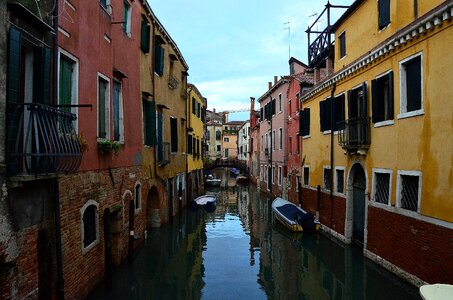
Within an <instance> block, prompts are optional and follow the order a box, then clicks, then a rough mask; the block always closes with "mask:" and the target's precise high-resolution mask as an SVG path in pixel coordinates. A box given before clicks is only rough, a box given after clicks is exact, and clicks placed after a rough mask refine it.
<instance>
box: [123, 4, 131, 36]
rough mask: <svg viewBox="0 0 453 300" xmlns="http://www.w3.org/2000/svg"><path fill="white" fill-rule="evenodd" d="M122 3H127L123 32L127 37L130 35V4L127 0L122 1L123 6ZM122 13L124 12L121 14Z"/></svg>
mask: <svg viewBox="0 0 453 300" xmlns="http://www.w3.org/2000/svg"><path fill="white" fill-rule="evenodd" d="M124 4H127V6H128V7H129V9H128V10H127V19H126V32H125V34H126V35H127V37H131V15H132V5H131V4H130V3H129V1H127V0H124V1H123V8H124ZM123 15H124V14H123Z"/></svg>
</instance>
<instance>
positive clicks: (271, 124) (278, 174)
mask: <svg viewBox="0 0 453 300" xmlns="http://www.w3.org/2000/svg"><path fill="white" fill-rule="evenodd" d="M290 82H291V77H290V76H284V77H282V78H280V80H278V78H277V76H274V84H273V85H272V83H271V82H269V90H268V91H267V92H266V93H264V94H263V95H262V96H261V97H260V98H259V99H258V102H259V103H260V112H261V118H260V139H261V147H260V158H261V160H260V188H261V189H262V190H265V191H268V192H270V193H271V194H273V195H279V196H286V195H285V193H286V188H285V184H286V180H285V179H284V178H285V177H286V163H287V160H286V158H287V157H286V147H287V145H286V144H287V138H286V132H287V122H286V120H287V104H286V103H287V91H288V87H289V83H290Z"/></svg>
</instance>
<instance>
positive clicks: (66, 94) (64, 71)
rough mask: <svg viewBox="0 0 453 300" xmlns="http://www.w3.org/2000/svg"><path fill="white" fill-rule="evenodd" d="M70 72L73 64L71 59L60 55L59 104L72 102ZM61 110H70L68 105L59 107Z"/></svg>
mask: <svg viewBox="0 0 453 300" xmlns="http://www.w3.org/2000/svg"><path fill="white" fill-rule="evenodd" d="M72 74H73V64H72V62H71V61H69V60H68V59H66V58H65V57H63V56H61V59H60V84H59V85H60V86H59V101H58V104H60V105H71V102H72ZM60 109H61V110H63V111H66V112H71V108H70V107H62V108H60Z"/></svg>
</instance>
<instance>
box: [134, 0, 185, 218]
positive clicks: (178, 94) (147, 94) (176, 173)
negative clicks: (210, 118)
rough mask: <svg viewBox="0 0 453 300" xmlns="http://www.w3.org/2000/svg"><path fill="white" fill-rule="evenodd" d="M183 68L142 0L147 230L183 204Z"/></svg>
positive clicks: (166, 34)
mask: <svg viewBox="0 0 453 300" xmlns="http://www.w3.org/2000/svg"><path fill="white" fill-rule="evenodd" d="M188 69H189V67H188V65H187V63H186V62H185V60H184V57H183V56H182V54H181V52H180V51H179V49H178V46H177V45H176V43H175V42H174V41H173V39H172V38H171V37H170V35H169V34H168V32H167V31H166V30H165V28H164V27H163V25H162V24H161V23H160V21H159V20H158V18H157V17H156V16H155V14H154V13H153V11H152V10H151V8H150V7H149V5H148V3H147V2H144V10H143V11H142V22H141V69H140V72H141V73H140V75H141V90H142V103H143V136H144V139H143V140H144V149H143V153H142V159H143V166H144V168H145V171H146V172H147V174H149V177H150V180H151V182H152V188H151V190H150V195H149V197H148V201H147V203H148V204H147V225H148V226H160V224H162V223H165V222H167V221H168V220H169V219H170V218H171V217H172V216H174V215H175V214H176V213H177V212H178V211H179V210H180V209H181V208H182V207H184V206H185V205H186V197H185V184H186V183H185V182H186V180H185V178H186V176H185V174H186V127H187V115H186V107H187V104H186V101H187V97H186V92H187V76H188V73H187V71H188ZM132 159H133V158H132Z"/></svg>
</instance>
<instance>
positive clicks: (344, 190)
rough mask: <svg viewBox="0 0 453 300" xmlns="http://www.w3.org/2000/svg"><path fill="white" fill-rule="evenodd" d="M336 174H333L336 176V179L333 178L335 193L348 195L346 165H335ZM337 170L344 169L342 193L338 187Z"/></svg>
mask: <svg viewBox="0 0 453 300" xmlns="http://www.w3.org/2000/svg"><path fill="white" fill-rule="evenodd" d="M334 169H335V174H332V175H333V176H334V180H333V185H334V194H337V195H342V196H344V195H346V186H345V182H346V168H345V167H342V166H340V167H335V168H334ZM337 171H343V192H342V193H340V192H338V191H337V188H338V178H337Z"/></svg>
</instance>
